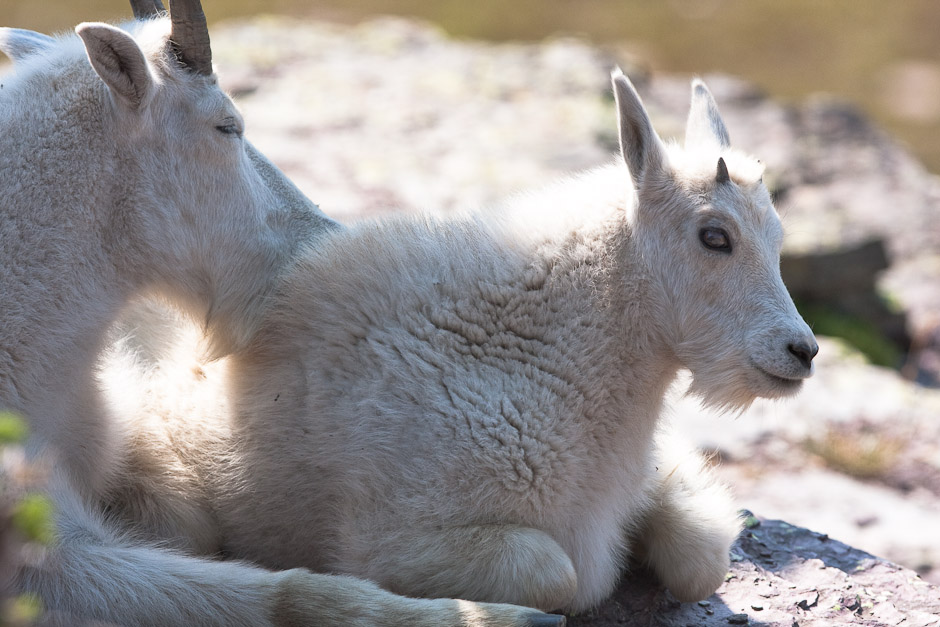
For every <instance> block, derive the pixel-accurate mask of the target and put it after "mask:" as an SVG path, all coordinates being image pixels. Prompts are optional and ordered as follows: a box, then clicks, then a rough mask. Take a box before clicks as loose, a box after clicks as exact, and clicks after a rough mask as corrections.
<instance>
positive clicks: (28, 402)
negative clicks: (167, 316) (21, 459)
mask: <svg viewBox="0 0 940 627" xmlns="http://www.w3.org/2000/svg"><path fill="white" fill-rule="evenodd" d="M72 210H74V208H72ZM37 228H40V229H42V230H41V231H37V233H41V236H40V240H42V241H45V242H56V241H57V240H58V242H59V243H60V247H59V248H58V249H57V250H55V251H49V250H47V249H43V248H35V249H33V254H30V251H28V250H24V249H23V248H22V247H18V246H17V245H16V244H18V243H20V242H12V243H11V244H12V245H11V246H7V245H6V244H7V243H8V242H7V241H4V245H3V246H0V248H3V249H4V250H5V251H6V250H11V248H14V249H15V248H20V250H19V251H18V252H19V255H17V256H16V257H15V258H12V259H11V258H9V257H8V258H7V259H5V260H4V263H5V267H6V268H7V269H12V270H13V272H8V273H7V274H6V275H5V276H4V277H3V279H2V280H3V282H4V285H3V290H2V291H3V294H4V298H5V299H7V298H9V299H10V300H11V301H12V306H10V307H7V306H5V307H3V309H2V313H0V328H2V329H3V332H2V336H0V337H2V343H3V346H2V347H0V359H2V360H4V361H6V362H7V363H4V364H2V366H0V406H2V407H4V408H6V409H10V410H13V411H16V412H20V413H22V414H23V415H24V416H25V417H26V418H27V419H28V422H29V425H30V428H31V440H30V448H31V449H32V450H33V451H37V450H38V449H42V450H43V451H44V452H48V453H51V454H52V455H53V456H55V457H58V458H59V459H60V461H62V462H64V463H65V466H66V468H65V470H66V472H68V474H69V475H70V476H71V478H72V481H73V482H75V483H76V484H77V487H81V488H83V491H89V490H95V489H97V488H98V487H99V486H100V484H101V481H102V480H103V477H101V476H100V473H99V471H102V470H103V469H106V468H108V467H110V466H111V465H112V461H113V460H112V459H111V456H112V455H113V454H114V453H113V452H114V451H115V450H117V447H116V446H114V445H113V440H114V438H115V437H116V435H115V432H114V429H113V426H112V425H110V423H109V422H108V421H107V420H106V417H105V415H104V412H103V410H102V407H101V404H100V402H99V399H98V395H97V394H96V388H97V386H96V381H95V376H96V370H95V362H96V359H97V357H98V354H99V352H100V350H101V348H102V347H103V345H104V342H105V338H106V335H107V329H108V327H109V325H110V324H111V323H112V322H113V320H114V319H115V317H116V316H117V314H118V312H119V311H120V308H121V306H122V305H123V304H124V303H125V302H126V301H127V300H128V298H129V297H130V295H131V291H130V289H129V286H127V285H123V284H122V281H121V280H120V275H119V272H117V271H116V269H115V267H114V265H113V264H110V263H108V262H107V256H106V255H105V254H103V251H101V249H100V247H98V246H97V242H94V241H93V240H90V239H88V238H82V235H81V232H80V230H77V231H78V232H76V231H70V230H69V229H68V228H62V227H61V226H59V227H51V228H50V227H48V226H47V225H42V226H40V227H37ZM6 235H8V234H7V233H4V236H6ZM4 239H6V237H4ZM50 258H52V259H53V260H54V263H50V261H49V260H50ZM24 279H25V280H24ZM57 465H61V464H57Z"/></svg>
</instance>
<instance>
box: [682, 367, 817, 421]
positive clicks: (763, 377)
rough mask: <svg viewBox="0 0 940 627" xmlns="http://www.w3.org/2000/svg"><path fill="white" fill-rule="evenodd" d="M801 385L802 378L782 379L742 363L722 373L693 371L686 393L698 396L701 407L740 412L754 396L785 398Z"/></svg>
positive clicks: (755, 398) (751, 401)
mask: <svg viewBox="0 0 940 627" xmlns="http://www.w3.org/2000/svg"><path fill="white" fill-rule="evenodd" d="M802 386H803V380H802V379H786V378H783V377H778V376H775V375H773V374H770V373H768V372H765V371H763V370H760V369H757V368H754V367H753V366H745V367H741V368H740V369H738V368H735V369H729V370H725V371H723V372H721V371H717V370H708V371H705V372H694V371H693V373H692V384H691V385H690V386H689V390H688V394H690V395H692V396H696V397H698V398H699V399H700V400H701V402H702V404H703V405H704V406H706V407H709V408H712V409H716V410H718V411H721V412H743V411H745V410H747V408H748V407H750V406H751V404H752V403H753V402H754V401H755V400H757V399H758V398H767V399H782V398H787V397H789V396H793V395H794V394H796V393H797V392H799V391H800V389H801V388H802Z"/></svg>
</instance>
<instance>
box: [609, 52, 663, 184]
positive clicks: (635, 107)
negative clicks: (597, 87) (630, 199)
mask: <svg viewBox="0 0 940 627" xmlns="http://www.w3.org/2000/svg"><path fill="white" fill-rule="evenodd" d="M610 78H611V82H612V83H613V88H614V99H615V100H616V101H617V126H618V127H619V130H620V152H621V153H622V154H623V160H624V161H625V162H626V163H627V168H628V169H629V170H630V176H631V177H632V178H633V187H634V189H636V190H639V189H640V186H641V185H642V184H643V181H644V180H645V179H648V178H649V177H650V175H651V174H655V173H658V172H662V171H663V170H664V169H665V167H666V165H665V164H666V161H667V160H666V151H665V148H664V147H663V142H662V140H661V139H660V138H659V135H658V134H657V133H656V130H655V129H653V123H652V122H650V117H649V114H648V113H647V112H646V107H644V106H643V101H642V100H640V95H639V94H638V93H637V91H636V88H635V87H634V86H633V83H631V82H630V79H629V78H627V77H626V76H624V74H623V72H621V71H620V69H619V68H618V69H616V70H614V71H613V72H612V73H611V75H610Z"/></svg>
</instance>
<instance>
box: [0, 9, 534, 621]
mask: <svg viewBox="0 0 940 627" xmlns="http://www.w3.org/2000/svg"><path fill="white" fill-rule="evenodd" d="M125 28H127V31H124V30H120V29H117V28H114V27H110V26H107V25H104V24H84V25H81V26H79V27H78V28H77V32H78V35H79V36H80V38H79V37H77V36H74V35H73V36H68V37H63V38H59V39H52V38H48V37H45V36H42V35H38V34H35V33H28V32H25V31H17V30H10V29H2V30H0V50H3V51H5V52H7V53H8V54H9V55H10V56H11V57H13V59H14V61H15V72H14V73H13V74H10V75H6V76H4V77H3V79H2V89H0V255H2V260H0V263H2V266H0V294H2V300H3V302H2V304H0V409H4V410H11V411H15V412H18V413H20V414H22V415H24V416H25V417H26V418H27V419H28V422H29V425H30V428H31V431H32V434H31V438H30V441H29V449H30V453H31V455H34V456H43V457H44V459H46V460H47V461H48V462H49V464H51V466H50V467H51V470H50V477H49V491H50V494H51V495H52V497H53V499H54V502H55V506H56V512H57V521H56V536H57V540H56V542H55V543H54V544H53V546H51V547H48V550H47V551H45V552H44V553H42V554H39V555H35V556H33V557H34V558H35V559H33V560H31V561H30V563H29V564H28V565H27V566H26V567H25V568H24V569H23V570H22V571H21V572H19V573H18V575H17V583H18V585H19V587H20V591H25V592H29V593H32V594H35V595H38V598H39V599H40V600H41V603H42V605H43V607H44V608H45V609H46V610H47V611H48V615H47V616H46V621H45V622H44V623H43V624H62V625H80V624H85V623H86V621H87V622H88V624H90V623H91V622H93V621H100V623H99V622H96V623H95V624H102V623H104V624H116V625H125V626H128V627H131V626H139V625H153V626H161V627H167V626H183V625H186V626H189V625H202V626H208V625H218V626H220V627H221V626H232V625H245V626H247V625H251V626H258V625H260V626H265V625H268V626H274V625H283V626H287V625H290V626H295V625H311V626H313V625H316V626H334V627H341V626H342V627H345V626H350V625H352V626H359V627H367V626H374V625H388V626H391V625H404V624H407V625H423V626H427V627H431V626H439V625H451V626H454V627H457V626H465V627H469V626H471V625H474V626H480V627H482V626H495V627H516V626H518V627H522V626H523V625H527V624H528V617H530V616H532V615H533V612H532V610H525V609H522V608H515V607H509V606H489V605H486V606H484V605H479V606H475V607H473V608H472V609H473V610H474V611H472V612H471V611H470V610H469V609H468V605H467V604H466V603H464V604H460V603H458V602H456V601H451V600H441V601H420V600H413V599H406V598H403V597H398V596H395V595H393V594H390V593H388V592H386V591H384V590H382V589H380V588H378V587H377V586H375V585H374V584H371V583H368V582H365V581H361V580H356V579H351V578H344V577H332V576H326V575H314V574H312V573H310V572H309V571H305V570H292V571H288V572H273V571H269V570H266V569H262V568H259V567H256V566H251V565H247V564H244V563H238V562H222V561H217V560H213V559H208V558H195V557H190V556H187V555H186V553H185V552H183V551H179V550H171V549H169V548H167V547H169V546H177V547H180V548H188V549H202V552H203V553H204V554H206V555H214V554H217V553H218V552H219V548H220V547H219V544H218V538H219V537H220V536H219V532H218V529H209V530H203V531H202V532H201V533H198V534H197V535H196V536H195V537H194V539H192V540H190V541H188V542H181V541H180V540H179V539H178V538H177V537H175V536H174V535H172V533H170V535H164V536H161V535H158V534H152V533H151V534H148V537H147V542H144V541H142V540H141V537H142V536H143V535H144V534H142V533H141V528H142V527H143V526H145V525H147V524H149V525H150V527H156V526H159V524H158V523H155V522H152V521H154V520H159V521H163V523H162V524H163V526H162V527H161V529H162V530H165V531H168V532H171V531H172V530H171V528H170V523H169V522H167V521H173V520H176V521H187V522H188V523H189V524H190V526H193V525H196V524H199V525H203V526H206V525H211V524H213V523H214V519H213V517H212V516H211V512H210V514H209V515H206V514H205V513H204V512H201V511H200V506H201V505H202V504H203V503H204V501H200V500H199V498H198V490H199V489H200V488H201V487H202V484H201V483H200V482H199V481H198V480H195V481H193V480H190V478H189V477H187V476H186V474H185V470H181V472H180V474H179V476H175V475H174V474H173V471H174V468H173V467H167V466H166V461H167V459H168V457H167V455H166V451H162V452H161V453H162V455H163V456H162V457H160V458H159V462H158V463H156V464H155V467H156V470H155V472H156V473H158V474H154V475H149V476H146V478H145V480H144V481H143V482H142V483H141V484H140V485H142V486H143V487H147V486H148V485H150V484H154V485H158V486H160V488H161V489H162V490H163V492H162V494H171V495H172V496H173V498H171V499H170V500H169V501H168V502H167V503H166V505H167V507H168V509H166V510H162V509H160V508H161V507H163V505H164V503H162V502H161V501H160V499H159V495H157V494H149V495H144V496H143V497H142V499H141V501H140V502H139V504H140V505H141V508H140V510H139V512H138V513H139V514H140V519H141V520H142V521H144V522H138V521H129V520H127V519H122V518H121V516H120V515H118V514H117V513H116V512H115V511H113V510H109V509H108V505H109V504H110V503H111V502H112V501H113V500H114V499H115V495H116V494H123V493H124V490H125V487H126V486H127V485H128V483H130V482H131V481H134V480H136V479H137V478H138V476H139V475H138V474H137V471H139V470H140V469H141V467H142V464H141V459H143V458H145V457H146V455H147V453H148V452H149V451H150V450H151V449H150V448H148V446H147V442H145V441H142V436H141V430H140V429H136V428H132V427H131V426H130V425H129V423H128V422H127V420H126V419H127V416H115V415H112V414H109V411H108V409H109V408H110V407H111V406H113V403H110V404H106V403H102V402H101V398H100V396H99V394H98V385H97V370H96V365H95V364H96V360H97V359H98V357H99V352H100V351H101V349H102V348H103V347H104V346H105V345H106V344H107V343H108V341H109V338H110V336H109V335H108V334H107V330H108V328H109V326H110V325H111V324H112V322H113V321H114V319H115V318H116V317H117V315H118V314H119V312H120V311H121V309H122V308H123V307H124V306H125V305H126V304H127V303H128V302H129V301H130V300H131V299H132V298H134V297H139V296H140V297H142V296H147V297H150V298H156V297H159V298H162V299H165V300H166V301H168V302H171V303H173V305H174V306H175V307H176V308H177V309H178V310H180V311H182V312H184V315H185V316H186V317H187V319H190V320H193V321H195V322H196V324H197V327H198V328H199V334H200V336H201V335H202V334H203V333H205V334H207V335H206V337H207V338H208V341H209V353H210V354H212V355H220V354H224V353H226V352H229V351H231V350H233V349H236V348H239V347H241V346H243V345H244V344H245V343H246V342H247V340H248V339H249V338H250V337H251V336H252V335H253V332H254V328H255V326H256V325H257V324H258V322H259V320H260V317H261V315H262V313H263V309H264V306H265V303H266V299H267V297H268V296H269V292H270V287H271V286H273V285H274V284H275V283H276V278H277V276H278V275H279V274H280V272H281V271H282V270H283V268H284V265H285V264H286V263H287V261H288V260H289V259H290V258H291V256H292V255H293V254H294V253H295V252H296V249H297V247H298V245H299V244H300V243H301V242H306V243H308V244H309V242H311V241H313V239H314V238H315V237H316V236H317V235H318V234H320V235H322V234H324V233H326V232H327V231H329V230H331V228H330V224H331V223H330V222H329V221H328V220H327V219H326V218H324V217H323V216H322V214H320V213H319V212H318V211H317V210H316V208H315V207H314V206H313V205H312V204H311V203H310V202H309V201H308V200H306V199H305V198H304V197H303V196H302V195H301V194H300V193H299V192H298V191H297V190H296V189H295V188H294V187H293V186H292V185H291V184H290V182H289V181H288V180H287V179H285V178H284V176H283V175H282V174H281V173H280V172H279V171H278V170H277V169H276V168H274V167H273V166H272V165H271V164H270V163H268V162H267V161H266V160H265V159H264V157H263V156H261V155H260V154H258V153H257V152H256V151H255V150H254V149H253V148H252V147H251V146H250V145H249V144H248V143H246V142H245V141H244V139H242V137H241V134H240V132H237V131H240V130H241V126H242V120H241V117H240V116H239V114H238V112H237V111H236V109H235V107H234V105H233V104H232V103H231V101H230V100H229V99H228V98H227V97H226V96H225V95H224V94H223V93H222V92H221V91H220V89H219V88H218V86H217V85H216V79H215V77H214V76H209V77H206V76H195V75H192V74H190V73H188V72H186V71H184V69H182V68H181V67H179V66H178V64H177V63H176V62H175V60H174V57H173V55H172V53H171V50H170V49H169V46H168V44H167V35H168V31H169V21H168V20H157V21H154V22H152V23H148V24H131V25H127V26H126V27H125ZM129 33H131V34H129ZM93 67H94V69H93ZM220 126H222V127H225V130H226V131H227V132H224V133H223V132H221V131H220V130H219V128H218V127H220ZM233 130H234V131H236V132H232V131H233ZM156 331H157V330H154V331H153V332H156ZM148 333H150V330H148V331H145V332H144V333H143V334H142V338H143V339H142V340H141V341H144V340H146V338H147V336H148ZM214 406H216V407H218V406H219V403H218V402H217V401H215V402H214ZM126 408H127V409H128V411H131V408H133V410H134V411H140V410H141V407H138V406H135V405H134V403H133V400H132V399H128V404H127V406H126ZM181 424H184V425H185V424H186V421H185V417H184V418H183V420H182V421H181ZM220 431H222V429H221V427H220V428H217V429H214V430H213V429H210V430H209V431H207V433H206V437H214V436H216V435H218V433H220ZM187 461H188V460H185V459H180V460H179V461H178V463H177V467H181V468H185V463H186V462H187ZM148 499H149V500H148ZM148 504H149V505H150V506H151V507H152V508H153V509H147V506H148Z"/></svg>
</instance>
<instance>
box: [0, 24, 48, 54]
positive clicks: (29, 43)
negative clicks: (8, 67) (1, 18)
mask: <svg viewBox="0 0 940 627" xmlns="http://www.w3.org/2000/svg"><path fill="white" fill-rule="evenodd" d="M53 45H55V39H53V38H52V37H49V36H48V35H43V34H42V33H36V32H34V31H31V30H23V29H22V28H6V27H0V51H2V52H3V53H4V54H5V55H7V56H8V57H10V59H12V60H13V61H22V60H23V59H25V58H26V57H28V56H29V55H31V54H36V53H37V52H42V51H43V50H48V49H49V48H51V47H52V46H53Z"/></svg>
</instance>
